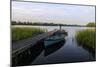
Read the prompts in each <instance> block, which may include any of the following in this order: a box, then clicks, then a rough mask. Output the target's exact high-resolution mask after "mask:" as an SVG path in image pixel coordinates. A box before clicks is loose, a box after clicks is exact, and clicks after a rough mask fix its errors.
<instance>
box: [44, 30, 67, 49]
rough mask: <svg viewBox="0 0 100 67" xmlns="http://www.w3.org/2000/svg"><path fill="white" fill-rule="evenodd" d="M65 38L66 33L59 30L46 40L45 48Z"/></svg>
mask: <svg viewBox="0 0 100 67" xmlns="http://www.w3.org/2000/svg"><path fill="white" fill-rule="evenodd" d="M65 36H66V34H65V32H64V31H61V30H58V31H57V32H55V33H54V34H53V35H51V36H49V37H48V38H46V39H45V40H44V46H45V48H47V47H49V46H51V45H54V44H57V43H59V42H61V41H63V40H65Z"/></svg>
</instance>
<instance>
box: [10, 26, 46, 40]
mask: <svg viewBox="0 0 100 67" xmlns="http://www.w3.org/2000/svg"><path fill="white" fill-rule="evenodd" d="M44 32H47V30H46V29H40V28H28V27H12V41H13V42H15V41H18V40H22V39H25V38H29V37H32V36H35V35H38V34H41V33H44Z"/></svg>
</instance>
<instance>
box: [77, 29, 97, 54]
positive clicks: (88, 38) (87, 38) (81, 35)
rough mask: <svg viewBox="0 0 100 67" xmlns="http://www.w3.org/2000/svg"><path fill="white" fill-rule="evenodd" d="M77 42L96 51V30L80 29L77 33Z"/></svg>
mask: <svg viewBox="0 0 100 67" xmlns="http://www.w3.org/2000/svg"><path fill="white" fill-rule="evenodd" d="M76 39H77V42H78V43H79V44H80V45H82V46H84V47H86V48H88V49H90V50H92V51H93V52H95V50H96V31H95V29H88V30H82V31H78V32H77V34H76Z"/></svg>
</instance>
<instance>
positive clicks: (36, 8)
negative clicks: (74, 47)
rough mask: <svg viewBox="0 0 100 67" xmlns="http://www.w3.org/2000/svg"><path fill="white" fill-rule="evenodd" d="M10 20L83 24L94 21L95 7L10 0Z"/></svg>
mask: <svg viewBox="0 0 100 67" xmlns="http://www.w3.org/2000/svg"><path fill="white" fill-rule="evenodd" d="M11 15H12V20H13V21H29V22H41V23H42V22H47V23H51V22H52V23H61V24H78V25H85V24H87V23H88V22H95V7H94V6H83V5H68V4H66V5H65V4H53V3H36V2H20V1H12V14H11Z"/></svg>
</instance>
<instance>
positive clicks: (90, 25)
mask: <svg viewBox="0 0 100 67" xmlns="http://www.w3.org/2000/svg"><path fill="white" fill-rule="evenodd" d="M86 26H87V27H95V26H96V23H95V22H89V23H88V24H87V25H86Z"/></svg>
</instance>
